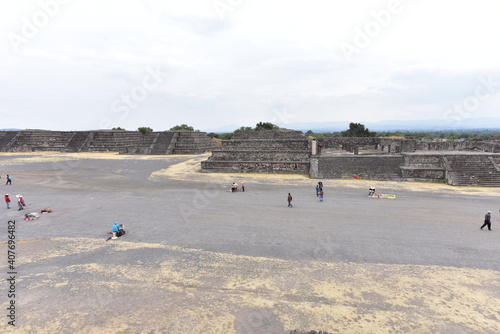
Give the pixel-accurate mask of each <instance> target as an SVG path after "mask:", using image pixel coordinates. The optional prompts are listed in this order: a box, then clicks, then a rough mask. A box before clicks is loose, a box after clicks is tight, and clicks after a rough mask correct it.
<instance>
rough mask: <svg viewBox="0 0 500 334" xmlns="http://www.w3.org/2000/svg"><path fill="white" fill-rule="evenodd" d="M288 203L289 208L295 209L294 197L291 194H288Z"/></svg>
mask: <svg viewBox="0 0 500 334" xmlns="http://www.w3.org/2000/svg"><path fill="white" fill-rule="evenodd" d="M287 201H288V207H289V208H293V205H292V195H290V193H288V198H287Z"/></svg>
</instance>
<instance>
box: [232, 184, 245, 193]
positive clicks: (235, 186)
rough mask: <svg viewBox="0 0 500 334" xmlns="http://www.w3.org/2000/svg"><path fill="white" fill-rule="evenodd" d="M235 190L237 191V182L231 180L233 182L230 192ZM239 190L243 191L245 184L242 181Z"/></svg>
mask: <svg viewBox="0 0 500 334" xmlns="http://www.w3.org/2000/svg"><path fill="white" fill-rule="evenodd" d="M235 191H238V183H236V182H233V184H232V185H231V192H232V193H234V192H235ZM241 191H242V192H245V184H244V183H242V184H241Z"/></svg>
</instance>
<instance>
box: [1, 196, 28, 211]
mask: <svg viewBox="0 0 500 334" xmlns="http://www.w3.org/2000/svg"><path fill="white" fill-rule="evenodd" d="M16 197H17V205H18V207H19V210H18V211H20V210H24V207H25V206H26V202H24V197H23V195H21V194H19V195H16ZM4 198H5V203H6V204H7V209H10V195H9V194H5V197H4Z"/></svg>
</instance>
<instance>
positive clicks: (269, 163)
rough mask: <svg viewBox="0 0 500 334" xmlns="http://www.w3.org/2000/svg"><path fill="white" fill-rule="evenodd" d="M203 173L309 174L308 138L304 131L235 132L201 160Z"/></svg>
mask: <svg viewBox="0 0 500 334" xmlns="http://www.w3.org/2000/svg"><path fill="white" fill-rule="evenodd" d="M201 167H202V172H215V173H277V174H279V173H290V174H309V167H310V159H309V152H308V140H307V138H306V137H305V136H304V134H303V133H302V132H300V131H291V130H267V131H266V130H262V131H243V132H240V133H235V134H234V135H233V139H231V140H225V141H222V147H221V149H219V150H214V151H212V156H211V157H210V158H209V159H208V160H205V161H202V163H201Z"/></svg>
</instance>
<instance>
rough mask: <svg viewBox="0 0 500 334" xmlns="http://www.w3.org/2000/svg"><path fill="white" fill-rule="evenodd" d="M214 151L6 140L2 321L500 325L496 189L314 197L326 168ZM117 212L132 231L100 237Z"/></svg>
mask: <svg viewBox="0 0 500 334" xmlns="http://www.w3.org/2000/svg"><path fill="white" fill-rule="evenodd" d="M206 158H207V155H200V156H121V155H116V154H59V153H44V154H39V153H33V154H0V174H1V176H2V178H1V179H0V182H1V183H0V186H2V187H4V189H5V190H4V192H5V193H9V194H10V195H11V199H12V200H13V201H14V202H13V205H11V209H10V210H7V209H6V208H5V206H4V208H3V209H1V210H2V220H3V221H5V223H4V224H5V225H4V226H6V225H7V222H8V221H9V220H15V221H16V230H15V234H16V249H15V252H16V259H15V260H16V262H15V270H16V273H17V274H16V282H15V289H16V297H15V298H14V299H15V302H16V304H15V305H16V313H15V314H16V325H17V326H16V327H15V328H14V327H13V326H10V325H8V323H7V322H8V321H9V320H8V317H6V316H4V323H3V324H2V328H3V329H2V331H4V330H5V332H16V333H17V332H18V333H218V334H219V333H223V334H225V333H228V334H231V333H238V334H239V333H270V334H271V333H280V334H281V333H314V332H316V333H319V332H321V331H322V332H323V333H499V332H500V316H499V314H500V274H499V272H500V237H499V234H498V232H497V228H498V226H500V219H499V217H500V213H499V211H498V209H499V195H498V193H499V190H498V189H495V188H476V187H451V186H446V185H439V184H426V183H401V182H371V181H366V180H348V181H346V180H323V183H324V187H325V188H324V192H325V200H324V202H319V200H318V198H317V197H316V195H315V189H314V186H315V184H316V182H317V181H318V180H311V179H309V178H307V177H304V176H297V175H281V176H275V175H253V174H235V175H227V174H204V173H200V172H199V161H201V160H204V159H206ZM6 174H10V175H11V176H12V177H13V181H12V185H5V175H6ZM232 182H237V183H239V184H241V183H242V182H244V183H245V190H246V191H245V192H237V193H231V192H229V191H228V190H229V187H230V185H231V183H232ZM371 185H374V186H375V187H376V189H377V192H379V193H385V194H395V195H396V199H374V198H368V197H367V196H366V195H367V193H368V188H369V187H370V186H371ZM19 193H21V194H22V195H23V196H24V199H25V201H26V203H27V207H26V208H25V210H24V211H18V210H17V205H16V203H15V200H16V197H15V195H16V194H19ZM288 193H291V194H292V195H293V208H288V207H287V202H286V197H287V194H288ZM43 208H51V209H53V210H54V211H53V212H52V213H49V214H44V215H41V216H40V218H39V219H38V220H33V221H24V220H23V219H22V218H23V216H24V213H27V212H40V210H41V209H43ZM488 210H491V211H492V229H493V231H491V232H488V231H485V230H483V231H481V230H480V229H479V226H481V224H482V220H483V217H484V214H485V213H486V212H487V211H488ZM115 221H118V222H120V223H123V224H124V225H125V228H126V230H127V234H126V235H125V236H123V237H121V238H119V239H116V240H110V241H106V239H107V238H108V236H109V235H108V234H107V232H108V231H109V230H110V229H111V226H112V224H113V222H115ZM498 231H500V230H498ZM7 238H8V233H7V228H4V232H2V237H1V239H0V240H1V241H3V243H2V249H3V251H2V253H3V254H7V244H6V240H7ZM4 256H5V260H4V261H3V262H2V267H1V268H2V272H3V274H4V276H7V278H9V275H8V274H7V272H9V268H8V267H7V265H6V264H7V255H4ZM12 299H13V298H8V297H7V294H6V293H4V294H3V297H2V299H1V300H0V301H1V302H2V309H4V310H5V311H4V312H5V315H7V312H8V311H7V310H6V308H7V307H8V306H9V304H8V303H9V301H10V300H12Z"/></svg>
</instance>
